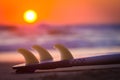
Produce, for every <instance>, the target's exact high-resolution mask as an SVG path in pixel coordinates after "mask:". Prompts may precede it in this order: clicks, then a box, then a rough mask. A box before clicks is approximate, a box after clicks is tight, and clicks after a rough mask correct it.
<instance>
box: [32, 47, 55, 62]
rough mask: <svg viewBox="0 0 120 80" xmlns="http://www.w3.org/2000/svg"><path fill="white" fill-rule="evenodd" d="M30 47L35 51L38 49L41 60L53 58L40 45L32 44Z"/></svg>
mask: <svg viewBox="0 0 120 80" xmlns="http://www.w3.org/2000/svg"><path fill="white" fill-rule="evenodd" d="M32 48H33V49H35V50H36V51H38V53H39V56H40V61H41V62H44V61H51V60H53V58H52V56H51V55H50V53H49V52H48V51H47V50H46V49H44V48H43V47H41V46H39V45H34V46H32Z"/></svg>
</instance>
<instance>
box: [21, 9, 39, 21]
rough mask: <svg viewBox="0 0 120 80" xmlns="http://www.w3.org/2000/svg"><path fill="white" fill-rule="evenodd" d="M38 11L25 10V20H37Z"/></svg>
mask: <svg viewBox="0 0 120 80" xmlns="http://www.w3.org/2000/svg"><path fill="white" fill-rule="evenodd" d="M37 17H38V16H37V13H36V12H35V11H34V10H27V11H26V12H24V16H23V18H24V20H25V21H26V22H28V23H34V22H35V21H36V20H37Z"/></svg>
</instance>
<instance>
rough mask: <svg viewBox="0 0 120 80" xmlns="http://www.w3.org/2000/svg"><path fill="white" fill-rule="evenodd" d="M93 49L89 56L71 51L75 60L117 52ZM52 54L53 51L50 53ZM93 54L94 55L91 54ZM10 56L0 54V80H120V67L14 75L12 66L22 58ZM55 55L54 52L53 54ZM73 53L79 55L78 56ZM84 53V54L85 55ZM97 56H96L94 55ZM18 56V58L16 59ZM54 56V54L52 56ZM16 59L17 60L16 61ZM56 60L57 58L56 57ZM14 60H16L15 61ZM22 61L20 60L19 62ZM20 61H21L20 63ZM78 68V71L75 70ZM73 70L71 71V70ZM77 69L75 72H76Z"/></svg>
mask: <svg viewBox="0 0 120 80" xmlns="http://www.w3.org/2000/svg"><path fill="white" fill-rule="evenodd" d="M109 50H110V49H108V48H107V49H105V48H104V49H103V50H101V49H95V50H92V51H90V49H89V52H88V53H89V54H88V53H87V52H85V50H83V49H81V50H80V49H73V50H72V49H71V51H72V52H74V51H76V52H74V57H75V56H76V58H78V57H80V56H82V57H86V56H93V55H95V52H99V53H103V52H105V53H106V52H119V50H120V49H119V48H114V49H111V51H109ZM50 52H53V54H54V51H50ZM92 52H94V53H92ZM10 53H11V54H13V55H11V56H9V57H5V56H6V55H9V54H8V52H5V53H1V54H2V55H1V56H0V61H1V62H0V80H62V79H64V80H120V67H119V66H118V67H111V68H105V69H79V68H80V67H79V68H78V67H71V68H69V70H66V71H65V70H64V69H59V70H58V71H54V70H53V71H52V70H51V71H37V72H35V73H31V74H16V73H15V70H13V69H12V66H13V65H16V64H19V63H21V62H23V61H24V60H23V58H22V56H20V55H17V54H16V52H10ZM55 53H56V52H55ZM75 53H81V54H79V56H77V55H78V54H75ZM85 53H86V54H85ZM96 55H98V54H96ZM99 55H101V54H99ZM18 56H20V57H19V58H18ZM53 56H54V57H55V56H56V55H55V54H54V55H53ZM17 58H18V59H17ZM56 58H57V56H56ZM15 59H16V60H15ZM21 59H22V60H21ZM20 60H21V61H20ZM77 68H78V69H77ZM72 69H73V70H72ZM76 69H77V70H76Z"/></svg>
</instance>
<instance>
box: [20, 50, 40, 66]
mask: <svg viewBox="0 0 120 80" xmlns="http://www.w3.org/2000/svg"><path fill="white" fill-rule="evenodd" d="M18 52H19V53H21V54H22V55H23V56H24V58H25V61H26V65H31V64H35V63H39V61H38V60H37V58H36V57H35V56H34V55H33V54H32V53H31V52H30V51H28V50H26V49H23V48H20V49H18Z"/></svg>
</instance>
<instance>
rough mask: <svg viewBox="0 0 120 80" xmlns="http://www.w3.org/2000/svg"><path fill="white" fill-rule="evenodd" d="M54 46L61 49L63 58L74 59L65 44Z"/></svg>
mask: <svg viewBox="0 0 120 80" xmlns="http://www.w3.org/2000/svg"><path fill="white" fill-rule="evenodd" d="M54 47H55V48H56V49H58V50H59V51H60V53H61V60H69V59H73V56H72V54H71V53H70V51H69V50H68V49H67V48H66V47H65V46H63V45H61V44H55V45H54Z"/></svg>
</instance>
